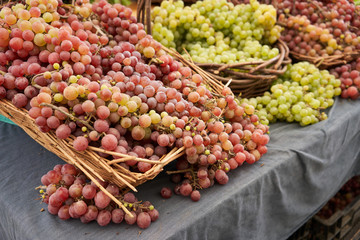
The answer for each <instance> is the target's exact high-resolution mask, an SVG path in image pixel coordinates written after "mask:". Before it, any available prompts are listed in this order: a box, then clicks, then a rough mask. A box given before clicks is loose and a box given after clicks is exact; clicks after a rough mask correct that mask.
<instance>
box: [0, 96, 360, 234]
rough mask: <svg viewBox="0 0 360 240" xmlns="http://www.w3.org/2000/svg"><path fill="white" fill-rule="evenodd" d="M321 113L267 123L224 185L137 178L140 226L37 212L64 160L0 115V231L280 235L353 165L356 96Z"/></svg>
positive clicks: (357, 161) (354, 171)
mask: <svg viewBox="0 0 360 240" xmlns="http://www.w3.org/2000/svg"><path fill="white" fill-rule="evenodd" d="M328 116H329V118H328V119H327V120H325V121H322V122H319V123H317V124H314V125H311V126H307V127H301V126H300V125H299V124H297V123H291V124H289V123H276V124H272V125H271V126H270V142H269V144H268V153H267V154H265V155H264V156H263V157H262V158H261V159H260V160H259V161H258V162H257V163H255V164H253V165H248V164H244V165H243V166H241V167H239V168H238V169H236V170H234V171H231V172H230V174H229V182H228V183H227V184H226V185H224V186H221V185H219V184H216V185H215V186H214V187H212V188H209V189H205V190H202V191H201V199H200V201H199V202H192V201H191V199H190V198H189V197H182V196H177V195H174V194H173V196H172V197H171V198H170V199H166V200H164V199H162V198H161V196H160V194H159V192H160V189H161V188H162V187H164V186H168V187H171V188H173V187H174V184H173V183H171V181H170V179H169V176H167V175H166V174H165V173H161V174H160V175H159V176H158V177H157V178H155V179H154V180H152V181H150V182H147V183H145V184H143V185H141V186H139V187H138V190H139V193H136V196H137V197H138V199H139V200H143V201H146V200H149V201H151V202H152V203H153V205H154V206H155V207H156V208H157V209H158V211H159V213H160V217H159V219H158V220H157V221H156V222H154V223H152V224H151V226H150V228H148V229H145V230H142V229H140V228H139V227H137V226H136V225H133V226H129V225H127V224H126V223H121V224H113V223H111V224H110V225H108V226H106V227H101V226H99V225H98V224H97V223H96V222H91V223H89V224H83V223H81V222H80V220H79V219H71V220H67V221H63V220H60V219H59V218H58V217H57V216H53V215H51V214H49V213H48V212H47V211H44V212H40V209H41V208H45V209H47V205H46V204H44V203H41V204H40V201H39V200H36V198H38V197H39V195H38V192H37V190H35V187H37V186H39V185H40V184H41V182H40V178H41V176H42V175H43V174H45V173H46V172H47V171H49V170H51V169H52V168H53V167H54V166H55V165H56V164H60V163H64V162H63V161H62V160H61V159H60V158H58V157H57V156H56V155H54V154H53V153H51V152H49V151H47V150H46V149H44V148H43V147H42V146H40V145H39V144H38V143H36V142H35V141H34V140H33V139H31V138H30V137H29V136H27V135H26V133H25V132H23V130H22V129H21V128H19V127H18V126H14V125H12V124H8V123H4V122H0V191H1V193H0V239H21V240H26V239H79V240H80V239H191V240H195V239H261V240H263V239H276V240H277V239H286V238H288V237H289V236H290V235H291V234H292V233H293V232H294V231H296V230H297V229H298V228H299V227H301V226H302V225H303V224H304V223H305V222H306V221H307V220H308V219H309V218H311V217H312V216H313V215H314V214H315V213H316V212H317V211H318V210H319V209H320V208H321V207H322V206H323V205H324V204H325V203H326V202H327V201H328V199H330V198H331V197H332V196H333V195H334V194H335V193H336V192H337V191H338V190H339V189H340V187H341V186H342V185H343V184H344V183H345V182H346V181H347V180H348V179H350V178H351V177H352V176H354V175H358V174H359V173H360V148H359V146H360V100H357V101H348V100H344V99H337V100H336V101H335V104H334V106H333V107H332V108H330V110H329V111H328ZM173 168H174V167H173V165H170V166H169V167H168V168H167V170H173Z"/></svg>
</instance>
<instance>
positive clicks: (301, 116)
mask: <svg viewBox="0 0 360 240" xmlns="http://www.w3.org/2000/svg"><path fill="white" fill-rule="evenodd" d="M340 85H341V81H340V80H339V79H336V78H335V76H334V75H331V74H330V73H329V72H328V71H327V70H319V69H318V68H317V67H316V66H315V65H313V64H311V63H309V62H299V63H296V64H294V65H290V66H289V67H288V70H287V71H286V72H285V74H284V75H283V76H281V77H280V78H279V79H277V80H276V81H275V82H274V84H273V85H272V86H271V88H270V92H265V93H264V95H263V96H261V97H256V98H250V99H245V98H244V99H241V102H245V103H248V104H250V105H252V106H254V107H255V108H256V109H257V111H256V114H257V115H258V117H259V119H260V122H261V123H263V124H269V123H270V122H271V123H273V122H276V121H287V122H293V121H296V122H299V123H300V125H301V126H305V125H309V124H314V123H317V122H319V121H321V120H325V119H327V115H326V113H325V112H323V111H321V110H324V109H326V108H328V107H330V106H332V105H333V104H334V97H335V96H338V95H340V94H341V88H340Z"/></svg>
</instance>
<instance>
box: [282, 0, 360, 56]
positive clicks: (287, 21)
mask: <svg viewBox="0 0 360 240" xmlns="http://www.w3.org/2000/svg"><path fill="white" fill-rule="evenodd" d="M277 10H278V14H279V18H278V21H279V22H280V23H282V24H283V25H284V27H285V30H284V31H283V32H282V36H281V38H282V39H283V40H284V41H285V42H286V43H287V44H288V46H289V48H290V50H292V51H294V52H296V53H299V54H302V55H307V56H311V57H319V56H321V57H325V56H331V55H339V54H342V53H343V52H345V53H351V52H353V51H356V50H360V37H359V36H360V30H359V27H360V20H359V14H358V10H359V7H358V6H355V5H354V3H352V2H351V1H347V0H341V1H305V0H301V1H296V2H294V1H290V0H284V1H279V2H278V4H277Z"/></svg>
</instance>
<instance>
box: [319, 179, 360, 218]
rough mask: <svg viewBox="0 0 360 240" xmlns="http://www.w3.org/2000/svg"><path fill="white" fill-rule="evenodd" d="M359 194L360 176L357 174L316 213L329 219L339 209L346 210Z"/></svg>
mask: <svg viewBox="0 0 360 240" xmlns="http://www.w3.org/2000/svg"><path fill="white" fill-rule="evenodd" d="M359 195H360V176H355V177H353V178H351V179H350V180H349V181H347V182H346V183H345V184H344V186H342V187H341V189H340V190H339V192H337V193H336V195H335V196H334V197H332V198H331V199H330V200H329V201H328V202H327V203H326V205H325V206H324V207H323V208H322V209H321V210H320V211H319V212H318V213H317V214H316V215H317V216H319V217H321V218H323V219H328V218H330V217H331V216H332V215H333V214H334V213H336V212H337V211H341V210H344V208H345V207H346V206H347V205H348V204H350V203H351V202H352V201H353V200H354V199H355V198H356V197H357V196H359Z"/></svg>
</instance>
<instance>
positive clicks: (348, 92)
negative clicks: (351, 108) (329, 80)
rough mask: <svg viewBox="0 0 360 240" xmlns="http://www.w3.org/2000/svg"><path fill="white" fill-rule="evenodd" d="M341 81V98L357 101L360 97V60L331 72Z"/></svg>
mask: <svg viewBox="0 0 360 240" xmlns="http://www.w3.org/2000/svg"><path fill="white" fill-rule="evenodd" d="M330 73H331V74H333V75H335V76H336V77H337V78H339V79H340V80H341V85H340V87H341V90H342V92H341V97H342V98H350V99H353V100H355V99H357V98H359V96H360V59H359V58H358V59H357V60H356V61H353V62H351V63H349V64H345V65H342V66H339V67H336V68H334V69H332V70H331V71H330Z"/></svg>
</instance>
